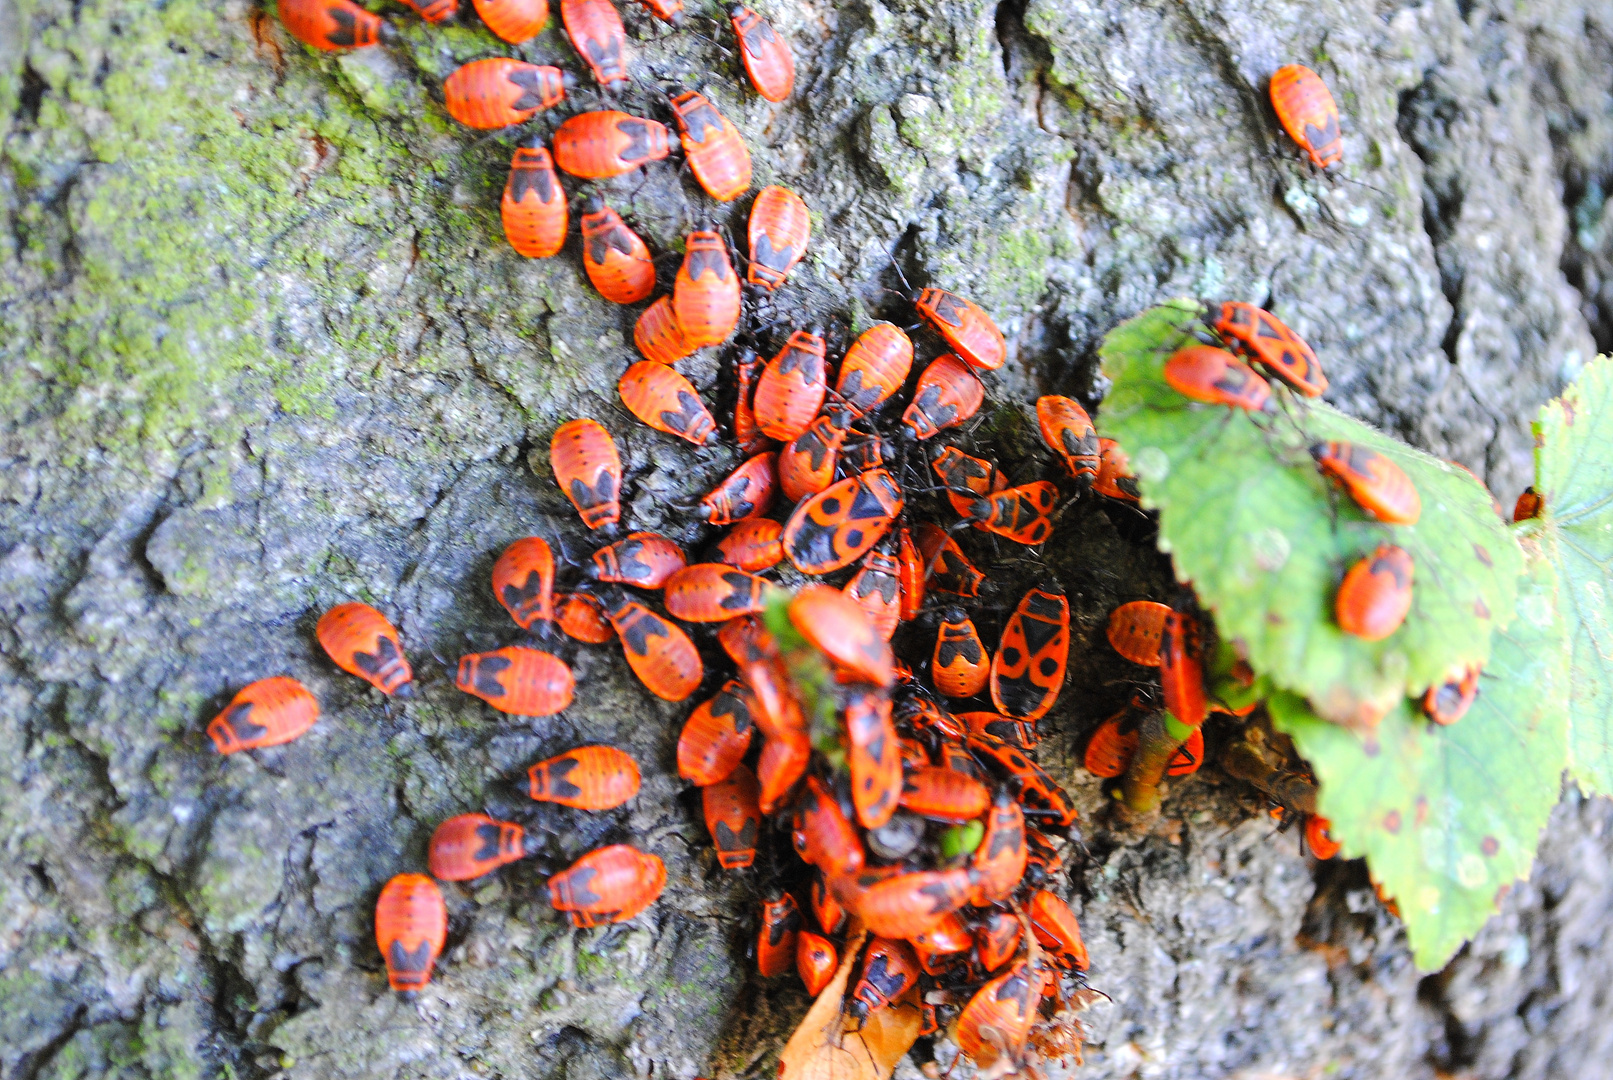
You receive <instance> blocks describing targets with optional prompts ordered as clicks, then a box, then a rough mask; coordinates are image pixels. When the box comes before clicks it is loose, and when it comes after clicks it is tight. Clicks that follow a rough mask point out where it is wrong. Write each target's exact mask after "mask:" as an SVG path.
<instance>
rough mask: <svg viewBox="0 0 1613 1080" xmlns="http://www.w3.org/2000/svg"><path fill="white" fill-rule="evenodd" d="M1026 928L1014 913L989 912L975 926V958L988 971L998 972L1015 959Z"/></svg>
mask: <svg viewBox="0 0 1613 1080" xmlns="http://www.w3.org/2000/svg"><path fill="white" fill-rule="evenodd" d="M1024 932H1025V928H1024V926H1023V925H1022V924H1021V923H1020V921H1019V919H1018V918H1016V917H1015V916H1014V915H1013V913H1012V912H1007V911H1003V910H1001V909H1000V908H992V909H989V910H987V911H986V912H985V913H984V914H983V915H982V916H981V918H980V921H979V922H977V923H976V924H975V928H974V938H975V958H976V959H977V960H979V961H980V966H981V967H982V968H983V969H984V970H986V971H996V970H997V969H998V968H1000V967H1002V966H1003V965H1004V964H1006V963H1008V961H1010V960H1012V959H1013V958H1014V954H1015V953H1017V952H1018V951H1019V939H1020V937H1021V936H1022V935H1023V934H1024Z"/></svg>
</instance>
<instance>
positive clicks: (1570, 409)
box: [1562, 394, 1574, 427]
mask: <svg viewBox="0 0 1613 1080" xmlns="http://www.w3.org/2000/svg"><path fill="white" fill-rule="evenodd" d="M1562 403H1563V427H1573V426H1574V399H1573V398H1571V397H1569V396H1568V395H1567V394H1564V395H1563V396H1562Z"/></svg>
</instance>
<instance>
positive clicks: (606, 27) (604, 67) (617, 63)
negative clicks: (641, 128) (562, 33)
mask: <svg viewBox="0 0 1613 1080" xmlns="http://www.w3.org/2000/svg"><path fill="white" fill-rule="evenodd" d="M560 22H561V24H562V25H563V26H565V28H566V36H567V37H569V38H570V39H571V45H572V48H574V49H576V50H577V54H578V55H579V56H581V57H582V58H583V62H584V63H586V64H587V65H588V69H589V70H590V71H592V72H593V75H594V81H595V82H597V83H598V84H599V86H600V89H602V90H605V91H607V92H608V91H610V90H611V88H612V87H613V86H614V85H615V84H616V83H625V82H627V27H625V26H623V25H622V17H621V15H620V14H618V13H617V11H616V5H615V4H613V3H611V0H560Z"/></svg>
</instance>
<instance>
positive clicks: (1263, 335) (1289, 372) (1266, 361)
mask: <svg viewBox="0 0 1613 1080" xmlns="http://www.w3.org/2000/svg"><path fill="white" fill-rule="evenodd" d="M1215 330H1216V333H1218V334H1220V335H1221V339H1222V340H1223V341H1225V342H1226V343H1227V345H1228V347H1230V348H1231V349H1232V350H1233V351H1234V352H1237V353H1241V354H1242V355H1243V356H1245V357H1246V358H1248V360H1249V362H1250V363H1257V364H1260V365H1261V366H1263V367H1264V368H1265V369H1266V370H1267V371H1270V372H1271V373H1272V374H1273V375H1276V376H1277V377H1278V378H1280V379H1282V380H1283V381H1284V382H1286V383H1287V384H1288V385H1289V386H1291V387H1293V388H1294V389H1295V390H1297V391H1298V392H1299V393H1301V394H1304V395H1305V396H1306V397H1317V396H1318V395H1320V394H1322V393H1323V392H1324V391H1326V390H1327V376H1326V375H1324V374H1322V365H1321V363H1319V362H1318V361H1317V359H1316V354H1315V353H1314V352H1312V351H1311V347H1310V346H1309V345H1307V344H1305V342H1304V340H1303V339H1302V338H1301V337H1300V336H1299V335H1298V334H1296V333H1294V332H1293V331H1292V330H1290V329H1289V328H1288V327H1287V326H1286V325H1284V323H1283V321H1282V320H1281V319H1279V318H1277V316H1275V315H1273V314H1272V313H1271V312H1269V311H1263V310H1261V309H1260V308H1257V307H1255V306H1254V305H1253V304H1245V303H1242V302H1240V301H1229V302H1227V303H1225V304H1222V305H1221V313H1220V315H1219V316H1218V317H1217V318H1216V320H1215Z"/></svg>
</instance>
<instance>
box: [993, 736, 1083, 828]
mask: <svg viewBox="0 0 1613 1080" xmlns="http://www.w3.org/2000/svg"><path fill="white" fill-rule="evenodd" d="M965 745H966V746H968V748H969V750H970V752H971V753H973V754H974V756H975V757H976V758H977V759H978V760H980V761H981V762H983V763H985V764H986V765H987V766H988V767H989V768H994V769H996V770H997V771H998V772H999V773H1001V774H1002V775H1003V777H1004V778H1005V779H1007V780H1008V781H1009V783H1010V784H1011V785H1012V786H1013V791H1014V797H1015V798H1016V799H1018V800H1019V802H1020V805H1022V806H1024V807H1027V810H1026V812H1027V813H1028V814H1034V815H1036V816H1041V817H1047V818H1050V819H1051V820H1053V821H1055V822H1057V824H1058V825H1059V826H1060V827H1062V828H1067V827H1068V826H1070V825H1071V824H1073V823H1074V822H1075V819H1076V818H1077V817H1079V816H1080V815H1078V814H1077V813H1076V810H1075V807H1074V806H1073V805H1072V804H1071V802H1070V797H1069V795H1068V794H1067V793H1066V792H1065V790H1064V789H1063V788H1061V787H1059V785H1058V784H1057V783H1055V782H1054V780H1053V778H1052V777H1051V776H1049V775H1047V771H1046V770H1045V769H1043V768H1042V767H1041V766H1040V765H1038V764H1036V762H1034V761H1032V760H1031V759H1030V758H1028V757H1026V756H1025V753H1024V752H1023V751H1022V750H1020V749H1018V748H1017V747H1014V746H1011V745H1010V744H1008V743H1006V742H1004V741H1003V740H1001V739H997V738H993V737H992V736H990V735H978V734H973V733H971V734H970V735H969V737H968V738H967V739H966V740H965Z"/></svg>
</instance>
